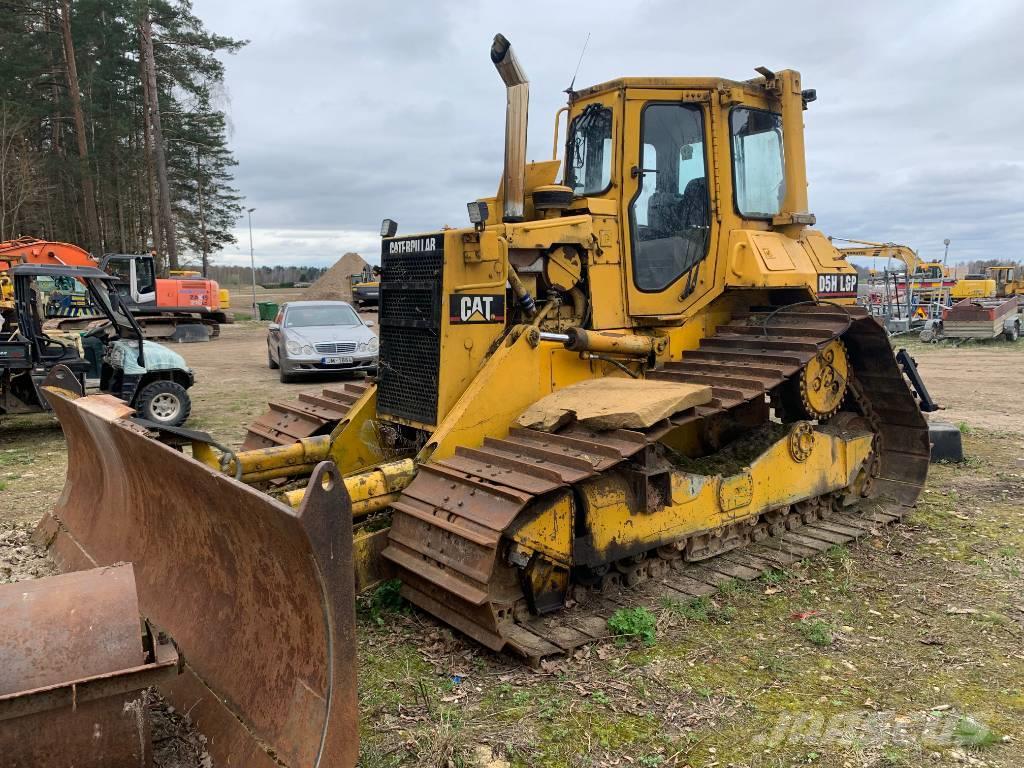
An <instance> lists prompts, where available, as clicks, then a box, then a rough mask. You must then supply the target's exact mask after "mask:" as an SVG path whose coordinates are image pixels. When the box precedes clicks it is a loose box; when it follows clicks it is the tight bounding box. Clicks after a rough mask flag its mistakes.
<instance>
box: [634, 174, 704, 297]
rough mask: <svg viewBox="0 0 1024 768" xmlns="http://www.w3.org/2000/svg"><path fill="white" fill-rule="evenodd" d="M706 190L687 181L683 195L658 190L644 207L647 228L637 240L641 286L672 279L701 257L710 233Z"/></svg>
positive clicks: (701, 183)
mask: <svg viewBox="0 0 1024 768" xmlns="http://www.w3.org/2000/svg"><path fill="white" fill-rule="evenodd" d="M707 190H708V187H707V180H706V179H705V178H704V177H703V176H700V177H697V178H695V179H690V181H689V182H687V184H686V188H685V189H684V190H683V193H682V194H678V193H676V192H671V191H663V190H659V191H656V192H654V193H653V194H652V195H651V199H650V201H649V202H648V207H647V213H648V216H647V221H648V226H647V228H646V230H645V231H644V232H643V233H642V234H641V235H640V237H639V238H638V240H639V242H638V247H639V249H640V254H639V257H640V258H639V259H638V260H637V264H638V273H639V274H638V278H639V281H638V282H639V284H640V285H641V287H647V288H655V287H658V286H660V285H662V284H664V282H665V280H666V279H669V278H671V279H675V278H677V277H679V276H681V275H683V274H684V273H686V272H689V271H690V270H691V269H692V268H693V266H694V265H695V264H696V263H697V262H699V261H700V260H701V259H703V258H704V255H705V254H706V253H707V238H708V231H709V216H708V213H709V211H708V191H707Z"/></svg>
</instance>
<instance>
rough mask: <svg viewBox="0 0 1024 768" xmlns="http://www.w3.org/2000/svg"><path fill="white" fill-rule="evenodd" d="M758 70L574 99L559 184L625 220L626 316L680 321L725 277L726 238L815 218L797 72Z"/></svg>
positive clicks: (648, 83) (592, 91)
mask: <svg viewBox="0 0 1024 768" xmlns="http://www.w3.org/2000/svg"><path fill="white" fill-rule="evenodd" d="M762 74H763V79H758V80H756V81H750V82H746V83H739V82H731V81H725V80H720V79H708V78H657V79H655V78H628V79H622V80H616V81H612V82H609V83H605V84H602V85H598V86H594V87H592V88H588V89H586V90H583V91H580V92H575V93H573V94H572V95H571V96H570V107H569V127H568V131H567V141H566V150H565V174H564V178H565V184H566V186H568V187H570V188H571V189H572V191H573V193H574V195H576V196H579V197H582V198H586V199H587V205H588V207H589V209H590V211H591V213H593V214H596V213H599V212H605V211H607V213H608V214H610V215H615V216H617V218H618V220H619V221H620V222H621V234H620V239H621V250H622V254H621V256H622V259H621V265H622V271H623V278H624V287H625V291H626V294H627V301H626V303H627V309H628V314H629V315H631V316H633V317H634V318H638V319H639V318H645V317H646V318H656V317H658V316H666V315H676V314H679V313H682V312H684V311H685V310H686V309H687V308H688V307H690V306H692V305H694V304H695V303H697V302H700V301H701V300H702V299H703V298H706V297H708V295H709V293H710V292H711V291H713V289H714V288H715V287H716V286H719V285H721V284H722V283H723V282H724V281H725V279H726V272H725V267H726V265H725V263H724V261H725V259H724V258H719V255H720V254H724V253H725V252H726V249H727V246H728V244H729V240H730V233H731V232H732V231H734V230H739V229H746V230H752V231H781V232H784V233H786V234H789V235H792V234H794V233H795V232H796V230H797V229H799V228H802V226H803V225H805V224H809V223H813V220H814V219H813V217H812V216H811V215H810V214H809V213H808V212H807V195H806V172H805V169H804V158H803V119H802V115H801V111H802V110H803V108H804V106H805V103H806V101H807V100H809V99H812V98H813V95H811V92H801V89H800V77H799V74H798V73H796V72H792V71H788V70H787V71H783V72H780V73H778V74H776V73H773V72H770V71H769V70H763V73H762ZM787 150H788V151H787ZM794 227H795V228H794ZM784 248H785V246H784V245H782V246H781V247H780V248H779V251H780V252H779V253H778V261H779V263H780V265H782V264H785V262H786V260H785V256H784V253H783V251H784ZM769 250H770V249H769Z"/></svg>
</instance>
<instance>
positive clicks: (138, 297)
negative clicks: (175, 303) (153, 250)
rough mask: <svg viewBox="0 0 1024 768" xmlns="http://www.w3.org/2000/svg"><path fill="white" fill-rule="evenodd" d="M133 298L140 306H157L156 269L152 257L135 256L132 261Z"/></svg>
mask: <svg viewBox="0 0 1024 768" xmlns="http://www.w3.org/2000/svg"><path fill="white" fill-rule="evenodd" d="M131 265H132V266H131V269H132V298H133V299H134V300H135V303H136V304H138V305H139V306H147V305H149V304H156V268H155V267H154V265H153V257H152V256H135V257H133V258H132V260H131Z"/></svg>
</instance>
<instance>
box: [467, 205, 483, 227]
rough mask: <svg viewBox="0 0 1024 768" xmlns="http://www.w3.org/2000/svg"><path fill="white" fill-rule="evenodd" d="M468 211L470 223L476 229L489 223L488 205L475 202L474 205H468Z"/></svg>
mask: <svg viewBox="0 0 1024 768" xmlns="http://www.w3.org/2000/svg"><path fill="white" fill-rule="evenodd" d="M466 210H467V211H469V222H470V223H471V224H473V225H474V226H475V227H477V228H480V227H482V226H483V225H484V224H485V223H486V222H487V215H488V210H487V203H485V202H483V201H481V200H474V201H473V202H472V203H466Z"/></svg>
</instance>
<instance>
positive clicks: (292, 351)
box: [285, 341, 302, 355]
mask: <svg viewBox="0 0 1024 768" xmlns="http://www.w3.org/2000/svg"><path fill="white" fill-rule="evenodd" d="M285 346H286V347H287V349H288V354H289V355H298V354H301V353H302V345H301V344H299V342H297V341H289V342H288V343H287V344H286V345H285Z"/></svg>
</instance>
